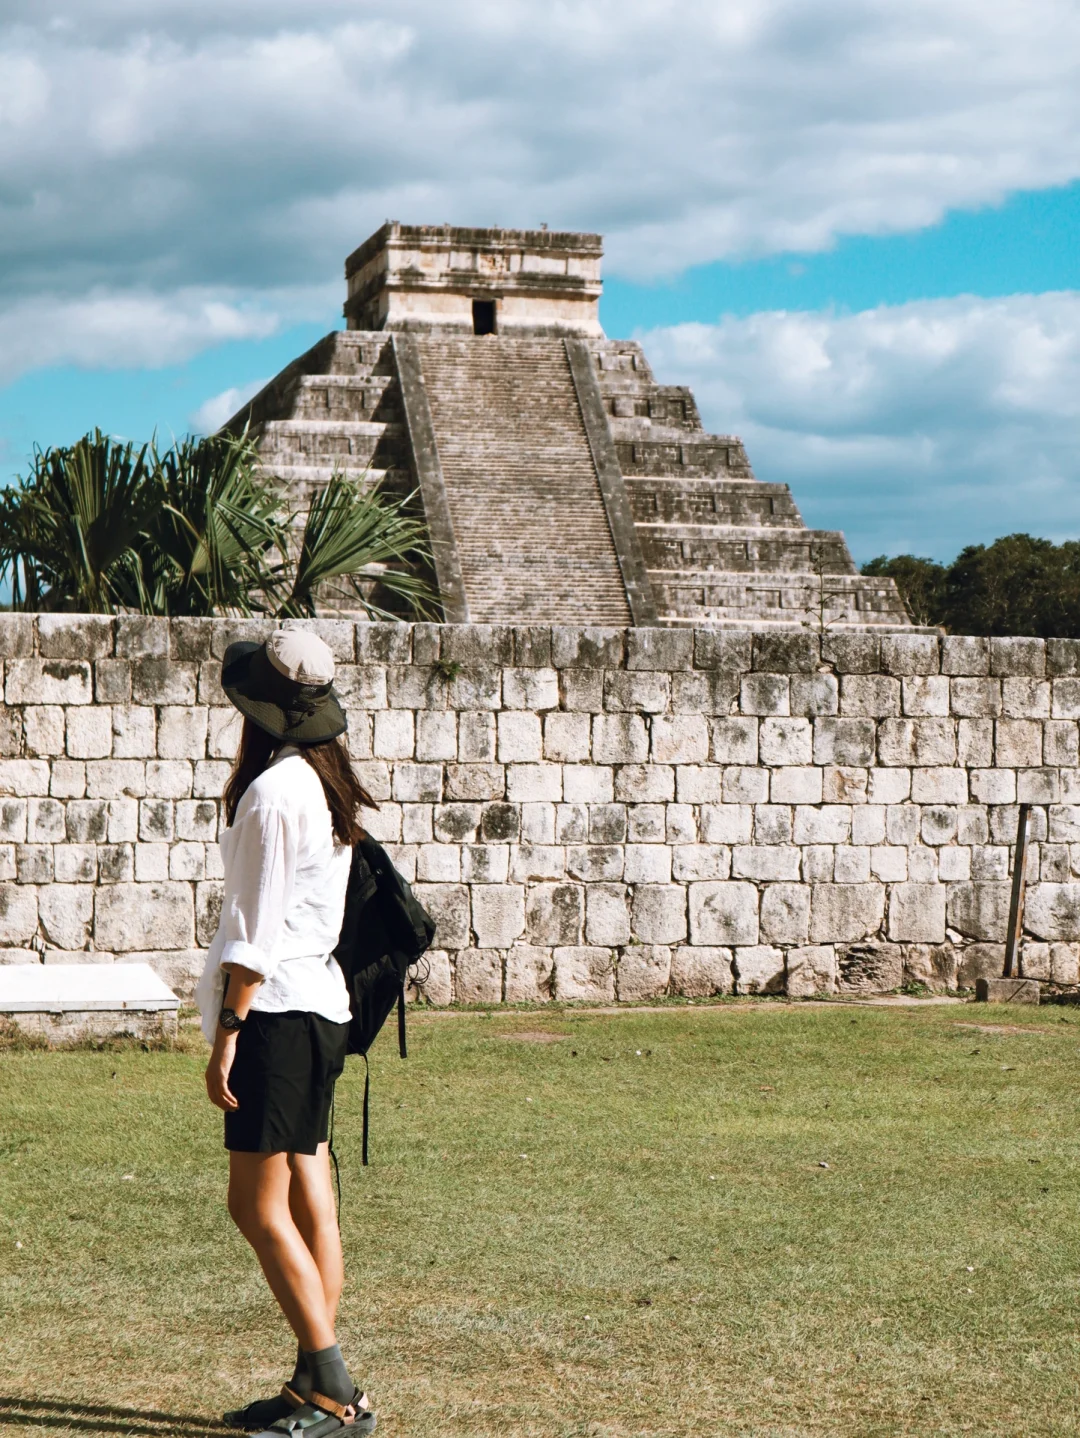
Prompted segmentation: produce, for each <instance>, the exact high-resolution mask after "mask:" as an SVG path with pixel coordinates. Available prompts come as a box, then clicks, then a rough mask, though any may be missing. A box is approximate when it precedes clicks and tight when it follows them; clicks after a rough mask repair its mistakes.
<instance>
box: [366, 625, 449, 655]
mask: <svg viewBox="0 0 1080 1438" xmlns="http://www.w3.org/2000/svg"><path fill="white" fill-rule="evenodd" d="M353 641H354V644H355V646H356V661H357V663H358V664H408V663H410V662H411V660H412V628H411V626H410V625H408V624H371V623H369V622H368V621H366V620H358V621H357V622H356V623H355V625H354V629H353ZM434 657H435V658H438V655H437V654H436V655H435V656H434Z"/></svg>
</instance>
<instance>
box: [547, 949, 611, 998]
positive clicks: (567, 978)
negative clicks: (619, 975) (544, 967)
mask: <svg viewBox="0 0 1080 1438" xmlns="http://www.w3.org/2000/svg"><path fill="white" fill-rule="evenodd" d="M553 957H554V961H555V963H554V974H553V984H552V988H553V992H554V997H555V998H557V999H558V1000H559V1001H560V1002H566V1003H573V1002H574V1001H575V1000H585V1001H588V1002H591V1003H596V1002H607V1003H610V1002H611V1001H612V1000H613V999H614V998H615V964H614V960H613V956H612V953H611V950H610V949H598V948H583V947H578V946H575V947H572V948H556V949H555V952H554V955H553Z"/></svg>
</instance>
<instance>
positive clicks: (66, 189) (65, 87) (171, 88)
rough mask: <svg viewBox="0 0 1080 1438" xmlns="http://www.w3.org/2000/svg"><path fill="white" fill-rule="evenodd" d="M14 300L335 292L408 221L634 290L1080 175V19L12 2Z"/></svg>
mask: <svg viewBox="0 0 1080 1438" xmlns="http://www.w3.org/2000/svg"><path fill="white" fill-rule="evenodd" d="M4 13H5V17H6V20H7V23H6V24H4V25H0V54H2V55H3V60H2V61H0V302H2V301H3V297H4V296H5V295H6V296H7V302H8V303H11V302H12V301H13V300H14V299H15V298H16V297H20V296H25V295H26V294H27V293H28V292H31V291H38V290H49V289H60V290H64V291H75V292H78V291H80V290H82V291H85V290H86V289H88V288H89V287H90V286H92V285H94V284H100V285H104V286H105V287H107V288H109V289H111V290H116V289H119V288H123V287H126V286H128V285H144V286H146V287H148V288H149V289H151V290H154V291H158V290H160V289H162V288H163V287H169V288H172V287H177V288H179V287H182V286H207V285H228V286H232V287H239V288H246V289H249V290H251V291H252V292H257V291H259V290H261V289H263V288H265V287H268V286H269V287H273V288H288V287H296V286H299V285H306V284H311V283H313V282H323V281H325V280H327V279H328V278H329V277H330V276H332V275H335V274H340V265H341V261H342V259H343V257H344V255H345V254H346V253H347V252H348V251H349V250H350V249H351V248H352V247H353V246H354V245H355V244H357V243H358V242H359V241H360V240H361V239H363V238H364V237H365V236H366V235H367V234H368V233H369V232H370V231H371V230H372V229H373V228H374V227H375V226H376V225H378V224H379V223H381V221H382V220H383V219H384V218H385V217H386V216H387V215H391V216H394V217H397V218H400V219H402V220H414V221H433V222H440V221H443V220H452V221H457V222H463V223H473V224H475V223H493V222H499V223H503V224H511V225H513V224H523V223H536V222H539V221H541V220H542V221H547V222H548V223H549V224H551V225H552V226H560V225H569V226H578V227H584V228H599V229H602V230H604V231H605V232H606V233H607V235H608V241H609V253H610V265H609V268H611V269H612V270H613V271H621V272H622V273H624V274H637V275H647V274H653V273H662V272H665V271H666V272H671V271H674V270H678V269H680V268H682V267H684V266H686V265H687V264H691V263H695V262H700V261H707V260H711V259H716V258H720V257H725V256H735V255H746V254H755V253H768V252H777V251H781V250H786V249H792V248H797V249H806V248H815V247H822V246H827V245H828V244H829V243H831V241H832V240H833V239H834V238H835V237H836V236H837V235H839V234H843V233H850V232H856V233H869V234H873V233H883V232H888V231H896V230H904V229H910V228H913V227H919V226H922V225H926V224H929V223H932V222H934V221H935V220H937V219H938V218H940V217H941V215H942V214H943V213H944V211H945V210H946V209H948V208H950V207H957V206H965V205H968V206H970V205H978V204H984V203H988V202H994V201H996V200H998V199H1000V198H1002V197H1003V196H1004V195H1006V194H1007V193H1008V192H1010V191H1011V190H1013V189H1016V188H1039V187H1043V186H1046V185H1051V184H1056V183H1061V182H1065V181H1068V180H1071V179H1072V178H1074V177H1076V176H1077V175H1080V123H1078V122H1080V11H1078V10H1077V7H1076V6H1075V4H1074V3H1072V0H1025V4H1024V5H1023V6H1020V5H1017V4H1016V3H1015V0H906V3H905V4H903V5H887V4H881V3H880V0H818V3H816V4H813V5H807V4H806V3H805V0H726V3H725V4H724V5H718V4H717V3H716V0H682V3H680V5H679V6H677V7H672V6H671V5H669V4H661V3H660V0H575V3H574V4H570V3H567V0H555V3H552V0H517V3H515V4H512V5H506V4H496V3H494V0H461V3H459V4H455V5H450V6H448V5H446V4H444V3H442V0H398V3H396V4H394V5H393V6H391V5H390V3H389V0H371V3H368V4H366V5H365V6H363V7H358V6H357V5H356V4H355V0H320V3H319V4H318V5H312V4H311V3H310V0H266V3H264V4H261V5H258V6H254V5H252V4H251V3H250V0H218V3H215V4H213V5H211V4H209V3H207V0H185V3H183V4H181V3H179V0H140V3H135V2H134V0H52V3H50V4H49V5H48V6H47V7H42V6H41V5H40V4H39V3H38V0H9V3H8V4H7V5H6V6H5V12H4Z"/></svg>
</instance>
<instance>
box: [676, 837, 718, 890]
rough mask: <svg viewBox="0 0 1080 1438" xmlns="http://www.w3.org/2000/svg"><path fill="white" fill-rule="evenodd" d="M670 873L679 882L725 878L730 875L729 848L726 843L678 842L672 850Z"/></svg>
mask: <svg viewBox="0 0 1080 1438" xmlns="http://www.w3.org/2000/svg"><path fill="white" fill-rule="evenodd" d="M671 873H672V878H674V879H676V880H678V881H679V882H680V883H688V882H690V881H692V880H694V879H727V878H729V877H730V875H731V850H730V849H729V848H728V847H727V845H726V844H679V845H677V846H676V847H675V849H674V850H673V851H672V862H671Z"/></svg>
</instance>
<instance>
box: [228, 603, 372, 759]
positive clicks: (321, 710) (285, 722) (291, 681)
mask: <svg viewBox="0 0 1080 1438" xmlns="http://www.w3.org/2000/svg"><path fill="white" fill-rule="evenodd" d="M221 687H222V689H224V691H225V693H226V694H227V695H228V697H229V699H230V700H231V702H232V703H233V704H235V706H236V707H237V709H239V710H240V713H241V714H243V715H244V717H245V718H246V719H250V720H251V721H252V723H253V724H257V725H258V726H259V728H260V729H264V730H265V731H266V732H267V734H271V735H273V737H274V738H275V739H282V740H285V741H287V742H288V743H290V744H325V743H326V741H327V740H328V739H336V738H337V737H338V735H339V734H344V733H345V731H346V729H347V728H348V727H349V726H348V720H347V719H346V718H345V710H344V709H343V708H342V706H341V700H340V699H339V698H338V696H337V694H336V693H335V692H334V656H333V654H331V652H330V646H329V645H328V644H327V643H326V642H325V640H323V639H320V638H319V636H318V635H317V634H311V633H309V632H308V631H307V630H304V629H278V630H276V631H275V632H274V633H273V634H271V635H270V636H269V638H267V639H266V640H265V642H264V643H262V644H255V643H253V642H252V641H251V640H246V639H241V640H238V641H237V642H236V643H235V644H230V645H229V647H228V649H226V651H225V657H224V659H223V660H222V661H221Z"/></svg>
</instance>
